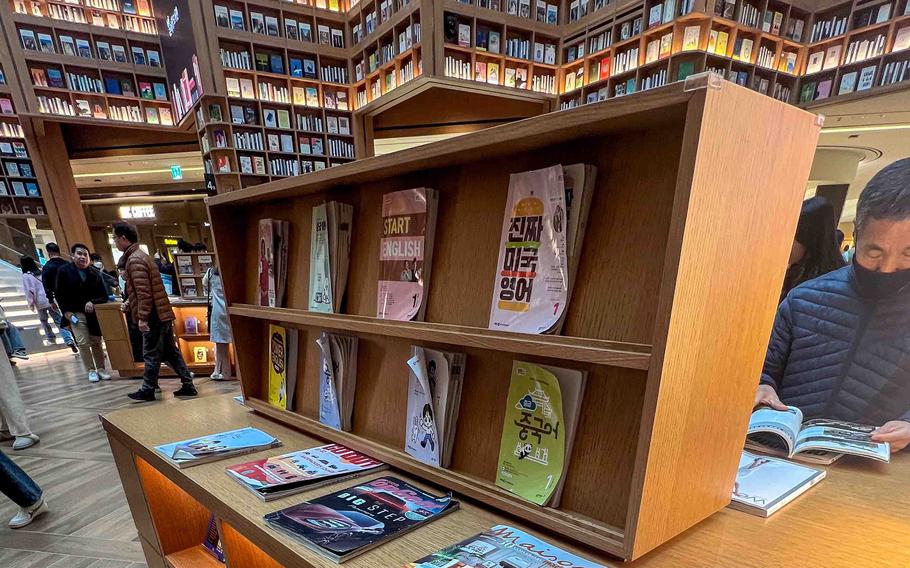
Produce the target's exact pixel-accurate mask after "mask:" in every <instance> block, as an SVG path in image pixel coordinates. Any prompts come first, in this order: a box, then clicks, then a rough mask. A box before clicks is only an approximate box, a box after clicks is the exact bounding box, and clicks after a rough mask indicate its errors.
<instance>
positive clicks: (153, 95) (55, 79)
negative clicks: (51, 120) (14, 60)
mask: <svg viewBox="0 0 910 568" xmlns="http://www.w3.org/2000/svg"><path fill="white" fill-rule="evenodd" d="M29 71H30V72H31V78H32V84H33V85H34V86H36V87H53V88H58V89H64V88H65V89H69V90H71V91H81V92H85V93H97V94H109V95H117V96H128V97H138V98H141V99H145V100H149V101H164V102H166V101H167V86H166V85H165V84H164V83H162V82H157V81H138V82H137V83H136V85H135V86H134V84H133V79H132V78H126V77H119V78H118V77H111V76H105V77H104V81H103V82H102V80H101V78H99V77H97V76H94V75H86V74H83V73H73V72H66V73H65V74H64V72H62V71H61V70H60V69H57V68H54V67H33V68H31V69H29ZM136 87H138V94H137V89H136Z"/></svg>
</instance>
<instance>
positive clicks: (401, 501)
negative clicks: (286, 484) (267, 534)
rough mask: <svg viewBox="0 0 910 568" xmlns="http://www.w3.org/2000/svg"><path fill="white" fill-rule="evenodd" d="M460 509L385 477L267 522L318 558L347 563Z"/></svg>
mask: <svg viewBox="0 0 910 568" xmlns="http://www.w3.org/2000/svg"><path fill="white" fill-rule="evenodd" d="M456 509H458V502H457V501H454V500H452V496H451V495H444V496H437V495H432V494H430V493H427V492H425V491H423V490H421V489H418V488H417V487H414V486H412V485H410V484H408V483H406V482H404V481H402V480H400V479H398V478H395V477H380V478H378V479H374V480H372V481H369V482H366V483H364V484H361V485H356V486H354V487H350V488H347V489H343V490H341V491H336V492H334V493H330V494H328V495H325V496H324V497H320V498H318V499H314V500H312V501H304V502H303V503H300V504H298V505H293V506H291V507H288V508H286V509H282V510H280V511H275V512H274V513H269V514H267V515H265V517H264V519H265V522H266V523H268V524H269V525H271V526H272V527H274V528H276V529H278V530H280V531H282V532H284V533H286V534H288V535H289V536H291V537H293V538H296V539H298V540H299V541H300V542H301V543H303V545H304V546H306V547H307V548H310V549H311V550H313V551H315V552H317V553H318V554H320V555H322V556H325V557H326V558H329V559H331V560H333V561H335V562H344V561H345V560H349V559H351V558H354V557H355V556H357V555H359V554H363V553H364V552H367V551H368V550H370V549H372V548H375V547H377V546H379V545H381V544H383V543H384V542H386V541H388V540H391V539H393V538H395V537H397V536H399V535H402V534H404V533H406V532H408V531H411V530H413V529H415V528H417V527H419V526H421V525H423V524H426V523H428V522H430V521H433V520H435V519H438V518H439V517H441V516H443V515H447V514H449V513H451V512H452V511H455V510H456Z"/></svg>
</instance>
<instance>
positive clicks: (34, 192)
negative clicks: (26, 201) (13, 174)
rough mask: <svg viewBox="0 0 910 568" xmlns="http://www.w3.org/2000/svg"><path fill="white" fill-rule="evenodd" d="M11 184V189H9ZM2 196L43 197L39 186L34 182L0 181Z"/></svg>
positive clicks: (0, 193)
mask: <svg viewBox="0 0 910 568" xmlns="http://www.w3.org/2000/svg"><path fill="white" fill-rule="evenodd" d="M7 183H9V187H7V185H6V184H7ZM0 195H13V196H16V197H41V190H39V189H38V184H37V183H35V182H32V181H19V180H8V182H7V181H3V180H0Z"/></svg>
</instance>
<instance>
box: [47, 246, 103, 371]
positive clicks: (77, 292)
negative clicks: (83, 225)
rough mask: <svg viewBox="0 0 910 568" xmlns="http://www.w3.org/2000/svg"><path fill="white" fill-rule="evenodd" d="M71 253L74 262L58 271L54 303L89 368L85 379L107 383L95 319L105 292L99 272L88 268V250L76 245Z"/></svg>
mask: <svg viewBox="0 0 910 568" xmlns="http://www.w3.org/2000/svg"><path fill="white" fill-rule="evenodd" d="M70 251H71V253H72V256H73V262H70V263H67V264H66V265H65V266H62V267H61V268H60V269H59V270H58V271H57V281H56V284H55V290H56V296H57V303H58V305H59V306H60V309H61V310H62V311H63V316H64V317H65V318H66V319H67V321H69V322H70V323H71V325H72V330H73V335H75V336H76V343H78V344H79V354H80V355H81V356H82V362H83V363H84V364H85V367H86V369H88V380H89V381H91V382H93V383H97V382H98V380H99V379H104V380H110V378H111V376H110V374H108V373H107V371H105V367H104V348H103V347H102V346H101V326H100V325H99V324H98V318H97V317H96V316H95V304H103V303H106V302H107V299H108V295H107V289H106V288H105V287H104V282H103V281H102V280H101V275H100V273H99V272H98V271H97V270H93V268H92V267H91V266H90V262H91V261H90V258H89V251H88V247H87V246H85V245H84V244H82V243H75V244H74V245H73V246H72V247H71V249H70Z"/></svg>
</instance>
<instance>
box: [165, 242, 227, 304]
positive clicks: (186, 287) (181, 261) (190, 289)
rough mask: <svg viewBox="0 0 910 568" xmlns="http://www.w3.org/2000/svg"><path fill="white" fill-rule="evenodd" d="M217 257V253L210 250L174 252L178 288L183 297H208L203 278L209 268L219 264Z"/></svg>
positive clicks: (189, 298) (191, 298)
mask: <svg viewBox="0 0 910 568" xmlns="http://www.w3.org/2000/svg"><path fill="white" fill-rule="evenodd" d="M216 258H217V257H216V255H215V254H213V253H210V252H177V253H174V267H175V269H176V271H177V289H178V290H179V291H180V297H181V298H184V299H188V300H193V299H198V298H205V297H206V296H205V290H204V288H203V286H202V278H203V277H204V276H205V273H206V271H208V269H209V268H211V267H212V266H215V265H216V264H217V261H216Z"/></svg>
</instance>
